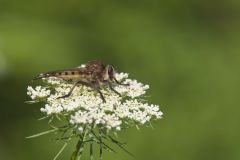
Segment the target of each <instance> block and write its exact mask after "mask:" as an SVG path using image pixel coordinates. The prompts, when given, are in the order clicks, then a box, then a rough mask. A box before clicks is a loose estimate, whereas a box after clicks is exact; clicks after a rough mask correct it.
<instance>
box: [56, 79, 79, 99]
mask: <svg viewBox="0 0 240 160" xmlns="http://www.w3.org/2000/svg"><path fill="white" fill-rule="evenodd" d="M77 85H78V82H75V83H74V85H73V86H72V88H71V89H70V91H69V92H68V94H66V95H64V96H61V97H58V98H57V99H59V98H67V97H69V96H71V95H72V92H73V90H74V88H75V87H76V86H77Z"/></svg>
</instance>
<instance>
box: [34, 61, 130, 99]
mask: <svg viewBox="0 0 240 160" xmlns="http://www.w3.org/2000/svg"><path fill="white" fill-rule="evenodd" d="M115 73H116V71H115V69H114V67H113V66H112V65H104V64H103V63H101V62H98V61H91V62H88V63H87V64H84V65H81V66H80V67H77V68H71V69H65V70H59V71H50V72H46V73H41V74H39V75H38V76H36V77H34V78H33V80H37V79H42V78H48V77H57V78H60V79H62V80H64V81H66V82H69V83H72V84H73V86H72V87H71V89H70V91H69V93H68V94H66V95H64V96H61V97H58V98H66V97H69V96H71V94H72V92H73V90H74V88H75V87H76V86H77V85H84V86H87V87H90V88H92V89H94V90H95V91H97V92H98V93H99V95H100V97H101V99H102V101H103V102H106V100H105V98H104V96H103V94H102V92H101V88H102V87H103V86H107V87H109V88H110V89H111V90H112V91H113V92H115V93H116V94H118V95H120V96H121V94H120V93H118V92H117V91H116V90H115V89H114V88H113V85H114V84H118V85H128V84H122V83H120V82H119V81H118V80H117V79H116V78H115Z"/></svg>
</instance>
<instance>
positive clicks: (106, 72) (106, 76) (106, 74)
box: [103, 69, 109, 80]
mask: <svg viewBox="0 0 240 160" xmlns="http://www.w3.org/2000/svg"><path fill="white" fill-rule="evenodd" d="M108 79H109V74H108V69H105V71H104V75H103V80H108Z"/></svg>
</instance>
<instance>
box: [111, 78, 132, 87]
mask: <svg viewBox="0 0 240 160" xmlns="http://www.w3.org/2000/svg"><path fill="white" fill-rule="evenodd" d="M113 80H114V81H115V82H116V83H117V84H118V85H122V86H129V84H123V83H120V82H119V81H118V80H117V79H116V78H115V77H114V78H113Z"/></svg>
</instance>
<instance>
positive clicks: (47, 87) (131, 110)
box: [27, 73, 163, 160]
mask: <svg viewBox="0 0 240 160" xmlns="http://www.w3.org/2000/svg"><path fill="white" fill-rule="evenodd" d="M115 76H116V79H117V80H118V81H119V82H121V83H123V84H129V85H117V84H116V85H114V86H113V88H114V90H116V91H117V92H118V93H120V94H121V96H120V95H118V94H116V93H115V92H113V91H112V90H110V89H109V88H107V87H105V88H103V89H102V90H101V91H102V93H103V95H104V98H105V100H106V102H105V103H103V101H102V99H101V97H100V96H99V94H98V93H97V92H96V91H94V90H92V89H91V88H90V87H87V86H83V85H78V86H76V87H75V89H74V91H73V92H72V95H71V96H69V97H66V98H59V97H62V96H64V95H66V94H67V93H68V92H69V91H70V89H71V87H72V84H71V83H66V82H64V81H62V80H61V79H59V78H54V77H49V78H44V79H43V81H44V82H45V83H44V85H42V86H37V87H35V88H33V87H31V86H29V87H28V88H27V90H28V91H27V94H28V95H29V96H30V98H31V99H32V101H31V102H44V106H43V107H42V108H41V109H40V110H41V112H43V113H44V114H45V115H46V117H47V118H49V125H50V127H52V130H49V131H47V132H43V133H40V134H37V135H34V136H31V137H29V138H32V137H36V136H39V135H43V134H46V133H51V132H57V133H61V136H60V138H59V139H63V140H65V141H66V143H65V145H64V146H63V148H62V149H61V150H60V152H59V153H58V154H57V156H56V157H55V158H57V157H58V155H59V154H60V153H61V152H62V151H63V149H64V148H65V147H66V145H67V143H68V142H69V141H70V140H71V139H72V138H73V137H79V141H78V144H77V146H76V151H75V152H74V153H73V154H72V159H78V160H79V159H80V158H81V156H82V152H83V148H84V146H85V145H86V144H87V143H89V144H90V157H93V156H92V146H93V143H94V142H96V143H97V144H99V145H100V157H101V156H102V149H106V150H108V151H114V150H113V149H112V148H110V147H109V146H108V145H107V144H105V141H110V142H113V143H114V144H116V145H117V146H119V147H120V148H122V149H124V148H123V144H122V143H120V142H118V141H117V140H115V139H114V138H113V136H112V134H113V133H117V132H118V131H120V130H121V129H123V128H127V127H131V126H140V125H144V124H146V123H147V122H149V123H150V121H151V120H156V119H159V118H161V117H162V114H163V113H162V112H161V111H160V110H159V106H158V105H153V104H148V103H146V101H145V100H144V94H145V93H146V90H147V89H149V86H148V85H144V84H142V83H139V82H137V81H136V80H132V79H129V78H128V74H127V73H119V74H118V73H116V75H115ZM54 119H55V120H54ZM56 120H58V121H61V122H62V123H64V124H63V126H60V127H58V126H55V125H54V121H56ZM124 151H126V152H127V153H129V152H128V151H127V150H125V149H124ZM129 154H130V153H129Z"/></svg>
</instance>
